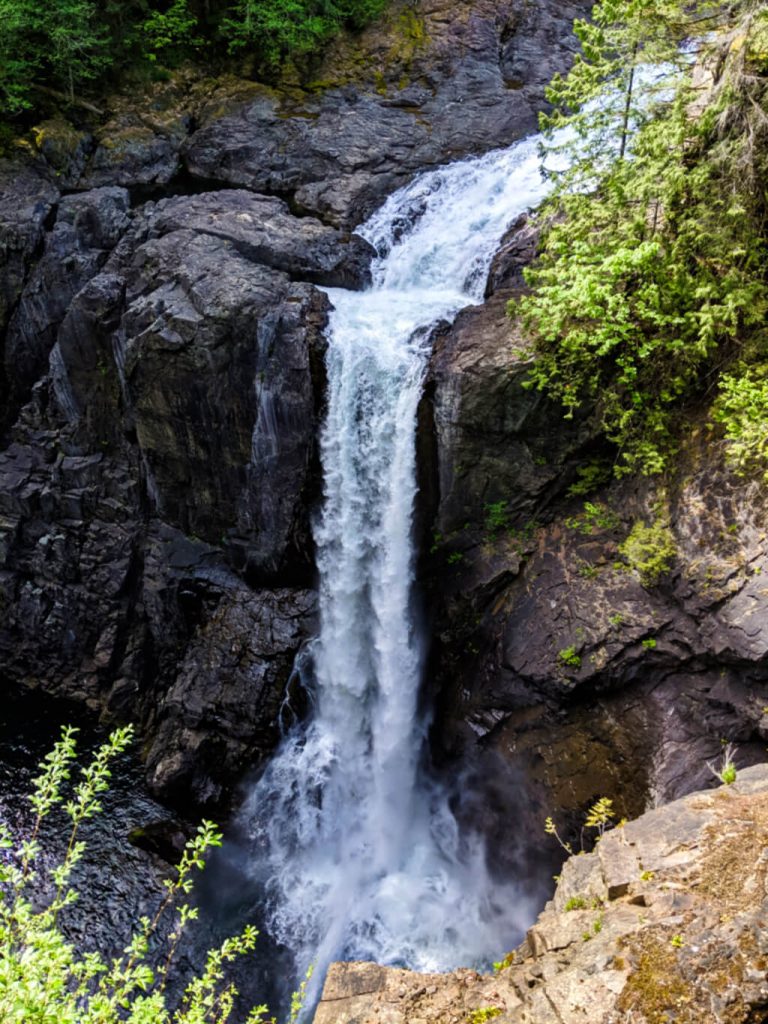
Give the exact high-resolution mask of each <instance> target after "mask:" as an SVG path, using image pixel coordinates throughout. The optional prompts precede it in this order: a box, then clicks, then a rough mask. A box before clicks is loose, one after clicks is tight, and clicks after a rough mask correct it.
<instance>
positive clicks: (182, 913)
mask: <svg viewBox="0 0 768 1024" xmlns="http://www.w3.org/2000/svg"><path fill="white" fill-rule="evenodd" d="M75 733H76V730H75V729H72V728H65V729H64V730H63V732H62V737H61V739H60V741H59V742H58V743H57V744H56V745H55V747H54V749H53V750H52V751H51V753H50V754H48V755H47V756H46V758H45V760H44V761H43V762H42V764H41V765H40V769H41V771H40V775H39V776H38V778H37V779H36V780H35V782H34V785H33V792H32V794H31V796H30V802H31V804H32V807H33V810H34V811H35V820H34V824H33V827H32V831H31V834H30V836H29V838H27V839H26V840H24V841H23V842H22V843H21V844H20V845H19V846H18V848H14V842H13V840H12V838H11V834H10V831H9V829H8V828H7V827H6V826H4V825H0V850H2V851H6V853H9V854H10V856H6V857H4V858H2V860H0V1020H2V1021H3V1022H4V1024H119V1022H127V1024H171V1022H173V1024H225V1022H227V1021H229V1020H230V1019H231V1015H232V1012H233V1009H234V1003H235V998H236V996H237V991H236V989H235V987H234V985H232V984H231V982H228V981H227V978H226V971H227V966H228V964H230V963H231V962H232V961H233V960H235V959H237V958H238V957H240V956H242V955H244V954H246V953H248V952H250V951H251V950H252V949H253V947H254V945H255V942H256V937H257V935H258V933H257V931H256V930H255V929H254V928H252V927H251V926H248V927H246V928H245V929H244V930H243V931H242V933H241V934H240V935H237V936H234V937H232V938H229V939H227V940H226V941H225V942H224V943H223V944H222V945H221V946H220V947H219V948H218V949H215V950H212V951H211V952H210V953H209V954H208V957H207V960H206V963H205V967H204V968H203V970H202V971H201V973H200V974H199V975H197V976H196V977H193V978H192V980H191V981H190V982H189V984H188V985H187V987H186V989H185V991H184V994H183V997H182V999H181V1002H180V1004H179V1005H178V1006H177V1007H176V1008H175V1009H174V1008H173V1007H171V1006H169V1005H168V1002H167V997H166V985H167V983H168V979H169V975H170V972H171V968H172V965H173V960H174V956H175V954H176V950H177V947H178V943H179V941H180V938H181V936H182V934H183V932H184V931H185V930H186V928H187V926H188V925H189V924H190V922H192V921H194V920H195V918H196V917H197V910H196V908H195V907H193V906H192V905H191V904H190V903H189V902H188V897H189V895H190V893H191V891H192V885H193V881H192V875H193V873H194V872H195V871H197V870H201V869H202V868H203V867H204V866H205V857H206V854H207V852H208V851H209V850H210V849H211V848H212V847H215V846H219V845H220V844H221V834H220V832H219V831H218V830H217V828H216V826H215V825H213V824H212V823H211V822H207V821H206V822H203V824H202V825H200V827H199V828H198V830H197V835H196V836H195V837H194V838H193V839H191V840H190V841H189V842H188V843H187V845H186V848H185V850H184V853H183V855H182V858H181V861H180V862H179V865H178V867H177V868H176V872H175V876H174V877H173V878H170V879H166V881H165V883H164V884H165V890H166V891H165V896H164V898H163V899H162V901H161V902H160V905H159V907H158V908H157V911H156V913H155V915H154V916H153V917H152V918H149V917H142V918H141V920H140V921H139V923H138V927H137V929H136V931H135V932H134V934H133V935H132V936H131V938H130V940H129V941H128V943H127V945H126V946H125V948H124V949H123V952H122V954H121V955H120V956H118V957H116V958H114V959H112V960H111V961H109V962H107V961H106V960H105V959H104V958H103V957H102V956H101V954H100V953H98V952H80V951H79V950H78V949H77V948H76V947H75V946H74V945H73V944H72V943H71V942H69V941H68V940H67V938H66V934H65V931H64V930H63V929H62V927H61V926H60V915H61V914H62V913H63V912H65V911H66V908H67V907H68V906H69V905H70V904H72V903H73V902H74V901H75V900H76V898H77V892H76V890H75V889H74V888H73V886H72V884H71V877H72V873H73V871H74V869H75V868H76V867H77V864H78V862H79V861H80V859H81V858H82V856H83V854H84V852H85V844H84V843H83V842H82V841H81V840H80V839H79V830H80V827H81V825H82V824H83V823H84V822H85V821H88V820H89V819H91V818H92V817H94V815H96V814H98V813H99V811H100V810H101V799H100V798H101V795H102V794H103V793H104V792H105V791H106V789H107V788H108V785H109V778H110V772H111V765H112V763H113V761H114V758H115V757H116V756H117V755H118V754H119V753H120V752H121V751H123V750H125V749H126V747H127V746H128V744H129V743H130V741H131V738H132V730H131V728H130V727H128V728H124V729H117V730H115V732H113V733H112V735H111V736H110V737H109V739H108V740H107V742H106V743H104V744H103V745H102V746H101V747H100V748H99V749H98V750H97V752H96V754H95V756H94V757H93V759H92V760H91V762H90V764H88V765H87V766H86V767H85V768H84V769H82V770H81V772H80V777H79V780H78V781H77V783H76V784H75V785H74V786H73V787H72V789H71V792H70V794H69V796H68V797H65V795H64V786H65V785H66V784H67V783H68V782H69V779H70V775H71V772H72V768H73V764H74V760H75V755H76V747H75ZM57 809H63V810H64V812H65V814H66V816H67V817H68V818H69V822H70V825H69V835H68V838H67V840H66V847H65V851H64V853H63V854H62V855H61V856H59V857H58V858H57V859H54V860H53V866H50V865H51V856H50V853H51V851H48V850H45V851H44V850H42V849H41V846H40V840H39V837H40V830H41V826H42V824H43V821H44V820H45V819H46V818H47V817H48V816H49V815H50V814H51V813H52V812H53V811H55V810H57ZM38 873H39V874H40V878H39V879H38ZM36 881H39V882H42V883H43V891H51V892H52V893H53V895H52V896H50V897H49V898H48V900H47V901H45V900H42V901H41V898H40V889H39V886H36V887H35V897H34V900H33V897H32V888H31V887H32V885H33V883H35V882H36ZM168 915H170V916H171V917H172V919H173V922H174V923H173V926H172V929H171V931H170V934H169V936H168V939H167V943H166V947H165V949H161V951H160V953H159V954H158V953H157V952H155V953H154V954H153V953H151V949H152V948H153V946H155V945H156V944H157V932H158V925H159V923H160V921H161V918H163V917H164V916H168ZM303 995H304V988H303V987H302V989H301V990H300V992H299V993H297V994H296V995H295V996H294V1000H293V1004H292V1009H291V1016H290V1022H292V1024H295V1021H296V1020H297V1018H298V1013H299V1011H300V1008H301V1002H302V999H303ZM267 1014H268V1010H267V1007H266V1006H259V1007H255V1008H254V1009H253V1010H252V1011H251V1013H250V1015H249V1016H248V1018H247V1022H246V1024H266V1021H267ZM269 1020H270V1021H271V1022H272V1024H275V1022H274V1018H269Z"/></svg>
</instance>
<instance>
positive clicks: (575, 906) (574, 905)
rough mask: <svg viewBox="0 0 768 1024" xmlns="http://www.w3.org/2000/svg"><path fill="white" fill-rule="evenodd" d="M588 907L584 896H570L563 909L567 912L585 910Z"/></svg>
mask: <svg viewBox="0 0 768 1024" xmlns="http://www.w3.org/2000/svg"><path fill="white" fill-rule="evenodd" d="M588 906H589V903H588V901H587V898H586V896H571V898H570V899H568V900H566V902H565V909H566V910H567V911H568V910H586V909H587V907H588Z"/></svg>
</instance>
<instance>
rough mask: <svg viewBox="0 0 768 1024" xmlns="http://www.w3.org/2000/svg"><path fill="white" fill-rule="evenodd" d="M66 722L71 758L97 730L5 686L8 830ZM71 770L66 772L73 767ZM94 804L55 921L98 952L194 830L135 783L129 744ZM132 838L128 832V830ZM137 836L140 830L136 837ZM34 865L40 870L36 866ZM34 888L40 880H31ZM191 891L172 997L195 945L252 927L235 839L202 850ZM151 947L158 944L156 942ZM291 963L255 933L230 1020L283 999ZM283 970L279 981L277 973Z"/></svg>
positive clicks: (25, 820) (122, 937) (153, 888)
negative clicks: (74, 737) (71, 896)
mask: <svg viewBox="0 0 768 1024" xmlns="http://www.w3.org/2000/svg"><path fill="white" fill-rule="evenodd" d="M65 723H66V724H71V725H76V726H78V728H79V729H80V733H79V736H78V749H79V751H80V755H81V756H80V758H79V762H80V763H81V764H83V763H85V762H87V760H88V754H89V753H91V752H92V751H93V750H94V749H95V748H96V746H98V744H99V742H101V741H102V740H103V739H104V736H105V733H104V731H103V730H101V729H99V728H98V726H97V724H96V723H95V722H94V721H93V720H92V719H90V718H88V717H87V716H84V715H83V713H82V710H81V709H77V708H75V707H73V706H71V705H68V704H65V703H60V702H56V701H52V700H51V699H50V698H49V697H46V696H40V695H37V694H35V693H24V694H18V693H16V694H14V693H10V694H9V693H8V690H7V688H5V693H4V694H3V698H2V706H1V707H0V820H2V821H3V822H5V823H6V824H7V825H8V826H9V827H10V828H11V830H12V832H13V833H14V835H15V836H17V837H18V838H22V837H23V836H24V835H28V834H29V831H30V828H31V824H32V818H33V814H32V809H31V806H30V804H29V800H28V794H29V792H30V790H31V784H32V780H33V779H34V778H35V776H36V774H37V772H38V767H37V766H38V765H39V762H40V761H41V760H42V758H43V757H44V756H45V754H46V753H47V752H48V750H50V749H51V747H52V746H53V744H54V743H55V742H56V740H57V739H58V738H59V735H60V733H61V727H62V725H63V724H65ZM73 778H76V773H73ZM102 804H103V812H102V814H100V815H99V816H98V817H97V818H96V819H94V820H93V821H92V822H90V823H88V824H87V825H85V826H84V827H83V830H82V833H81V835H82V838H83V839H84V840H85V841H86V843H87V852H86V854H85V856H84V858H83V861H82V862H81V863H80V864H79V865H78V867H77V869H76V872H75V874H74V877H73V884H74V886H75V888H76V889H77V890H78V892H79V894H80V895H79V899H78V901H77V903H76V904H75V905H74V906H72V907H70V908H68V909H67V911H66V912H65V914H63V915H62V917H61V921H60V923H61V927H62V929H63V930H64V931H65V933H66V934H67V937H68V938H69V939H70V940H71V941H73V942H74V943H75V944H76V945H77V947H78V948H79V949H82V950H93V949H98V950H99V951H100V952H101V954H102V956H103V957H105V958H109V957H110V956H113V955H117V954H119V953H120V951H121V950H122V948H123V947H124V945H125V944H126V943H127V941H128V939H129V938H130V935H131V932H132V931H133V929H134V925H135V922H136V921H138V918H139V917H140V916H141V915H142V914H149V915H152V914H153V913H154V912H155V910H156V908H157V906H158V904H159V902H160V901H161V900H162V897H163V892H164V890H163V888H162V882H163V879H164V878H168V877H171V876H172V875H173V868H172V861H173V860H175V859H177V858H176V855H175V854H174V852H173V847H174V843H175V845H176V846H177V847H178V846H179V845H180V843H181V839H180V836H181V835H182V833H184V834H186V835H189V834H191V832H193V831H194V823H190V822H185V821H180V820H179V819H178V818H175V817H174V815H173V812H172V811H171V810H169V808H167V807H164V806H163V805H162V804H160V803H158V802H157V801H156V800H154V799H153V798H152V796H151V795H150V794H149V792H148V791H147V788H146V786H145V784H144V778H143V773H142V768H141V764H140V763H139V760H138V758H137V756H136V755H135V753H134V754H130V755H125V756H122V757H121V758H119V759H118V760H117V761H116V762H115V764H114V767H113V773H112V782H111V786H110V790H109V792H108V793H106V794H105V795H104V798H103V800H102ZM67 824H68V822H67V819H66V817H65V815H64V813H63V812H61V811H59V812H55V813H54V814H52V815H51V818H50V820H49V822H48V824H47V826H46V828H45V829H44V830H43V833H42V845H43V858H42V863H43V864H46V865H48V866H49V867H50V866H52V865H53V864H55V863H56V862H57V860H58V858H59V857H60V856H61V854H62V853H63V850H64V848H65V846H66V842H67V838H68V828H67ZM136 830H140V832H141V833H143V834H144V835H146V834H147V833H149V834H150V835H155V836H157V837H159V838H158V839H157V840H156V841H155V842H154V843H151V844H150V845H151V846H152V847H153V849H157V848H158V847H159V849H160V850H161V852H162V854H163V856H160V855H159V854H158V853H157V852H150V851H148V850H146V849H142V848H140V846H139V845H137V844H136V842H132V841H131V837H132V834H134V833H135V832H136ZM134 838H135V835H134ZM138 841H139V842H144V843H146V842H147V840H146V839H139V840H138ZM41 874H44V872H41ZM36 891H37V893H38V895H39V896H43V894H44V887H42V886H39V887H38V888H37V890H36ZM195 899H196V901H197V902H198V905H199V907H200V920H199V922H197V923H196V925H195V928H194V934H193V935H190V937H188V938H187V940H185V941H183V942H182V944H181V946H180V948H179V955H178V958H177V971H176V975H175V981H174V985H172V986H171V998H174V999H177V998H178V997H179V995H180V994H181V991H182V990H183V988H184V985H185V984H186V981H187V980H188V978H189V976H190V973H191V972H192V971H193V970H199V969H200V967H201V965H202V964H203V962H204V959H205V952H206V951H207V950H208V949H210V948H212V947H213V946H216V945H218V944H219V943H220V942H221V941H222V940H223V939H224V938H226V937H227V936H228V935H231V934H232V933H233V932H235V931H237V930H238V929H239V928H241V927H242V926H243V925H245V924H246V923H253V924H256V926H257V927H258V924H259V921H258V916H259V915H258V902H259V892H258V889H257V887H256V884H255V883H254V881H253V880H251V879H249V878H247V877H246V874H245V871H244V862H243V859H242V855H241V854H240V853H239V848H238V844H237V843H236V842H234V841H233V842H232V843H230V844H229V845H228V844H227V843H226V842H225V846H224V848H223V849H222V850H221V851H218V852H217V854H216V855H215V856H214V857H213V858H212V859H211V862H210V863H209V865H208V867H207V868H206V870H205V871H204V872H203V873H202V874H201V875H199V876H198V881H197V884H196V889H195ZM171 926H172V919H171V918H169V919H168V920H167V921H166V922H165V923H164V924H163V926H162V927H161V929H160V943H162V940H163V938H164V936H165V935H167V933H168V931H169V930H170V928H171ZM156 955H158V956H160V955H161V954H160V953H159V951H157V953H156ZM291 973H292V972H291V969H290V965H289V963H288V960H287V957H286V954H285V953H284V952H281V951H280V950H279V949H277V948H275V947H274V945H273V944H270V942H269V940H268V939H267V937H266V936H261V937H260V938H259V942H258V945H257V950H256V953H255V954H254V955H252V956H250V957H248V958H246V959H244V960H243V961H242V962H240V963H239V964H238V966H237V968H236V969H235V971H234V980H235V982H236V984H237V985H238V988H239V989H240V991H241V993H242V996H241V1001H240V1006H239V1008H238V1011H237V1013H236V1015H235V1021H234V1022H233V1024H236V1022H237V1021H239V1020H244V1019H245V1017H246V1016H247V1009H248V1008H249V1007H250V1006H252V1005H254V1004H256V1003H261V1002H265V1001H266V1002H269V1005H270V1006H271V1007H272V1008H273V1010H274V1011H275V1012H279V1011H281V1010H283V1009H284V1006H285V1001H286V998H287V995H286V991H285V990H286V987H288V981H287V979H288V978H289V977H290V976H291ZM283 979H285V984H284V983H283Z"/></svg>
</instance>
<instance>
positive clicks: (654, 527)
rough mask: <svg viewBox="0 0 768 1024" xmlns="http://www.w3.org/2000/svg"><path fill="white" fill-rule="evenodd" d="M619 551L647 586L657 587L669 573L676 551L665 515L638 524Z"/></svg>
mask: <svg viewBox="0 0 768 1024" xmlns="http://www.w3.org/2000/svg"><path fill="white" fill-rule="evenodd" d="M619 551H620V552H621V554H622V555H623V557H624V558H625V559H626V561H627V563H628V564H629V568H630V569H632V571H633V572H636V573H637V575H638V576H639V577H640V582H641V583H642V584H643V586H644V587H655V586H656V585H657V584H658V583H659V582H660V581H661V579H662V577H664V576H666V574H667V573H668V572H669V570H670V569H671V567H672V563H673V562H674V560H675V556H676V553H677V551H676V548H675V538H674V534H673V533H672V530H671V529H670V527H669V524H668V523H667V521H666V519H665V518H663V517H662V516H660V517H658V518H657V519H655V520H654V522H652V523H651V524H649V525H648V524H646V523H642V522H638V523H635V525H634V526H633V527H632V530H631V531H630V534H629V536H628V537H627V539H626V540H625V541H624V542H623V543H622V544H620V545H619Z"/></svg>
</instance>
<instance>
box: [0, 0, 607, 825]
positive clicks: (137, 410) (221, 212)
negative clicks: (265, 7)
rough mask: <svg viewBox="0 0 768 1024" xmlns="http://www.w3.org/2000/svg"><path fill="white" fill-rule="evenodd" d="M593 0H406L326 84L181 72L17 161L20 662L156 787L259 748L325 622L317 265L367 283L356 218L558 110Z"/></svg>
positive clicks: (5, 377)
mask: <svg viewBox="0 0 768 1024" xmlns="http://www.w3.org/2000/svg"><path fill="white" fill-rule="evenodd" d="M588 6H589V5H588V4H587V3H584V4H581V3H574V4H568V5H566V6H565V7H563V6H558V5H554V4H550V3H545V4H540V5H535V6H533V5H528V4H521V3H517V2H514V3H513V2H510V0H473V3H472V4H469V5H462V6H460V9H457V8H456V5H455V4H449V3H447V2H446V0H419V2H418V3H417V4H415V5H414V4H410V3H409V4H400V3H397V2H395V3H393V5H392V7H391V9H390V10H389V11H388V13H387V15H386V17H385V18H384V19H383V20H382V21H381V22H379V23H377V24H376V25H374V26H371V27H370V28H369V29H368V30H366V32H364V33H362V34H358V35H350V36H349V37H345V38H343V39H340V40H339V41H338V43H337V44H335V45H334V47H333V49H332V52H330V53H329V54H328V55H327V59H326V61H325V64H324V66H323V67H322V68H319V69H317V77H316V79H315V80H314V81H311V82H310V81H304V82H302V83H296V82H289V81H287V80H286V81H283V82H281V83H280V84H279V85H277V86H274V87H267V86H264V85H261V84H258V83H255V82H250V81H247V80H244V79H238V78H236V77H234V76H231V75H223V76H221V77H220V78H218V79H216V80H211V79H205V78H203V77H201V74H200V73H199V72H197V73H196V72H193V71H187V70H182V71H179V72H178V73H175V74H174V75H173V76H172V78H171V80H170V81H168V82H164V83H155V84H154V85H151V86H147V87H142V88H139V87H137V89H136V91H135V94H134V95H131V96H112V97H106V98H104V100H103V101H100V104H101V106H102V107H103V116H98V115H97V113H96V112H95V111H94V113H93V115H91V114H90V113H88V112H84V111H82V110H81V111H79V113H78V114H77V117H75V115H73V116H72V122H70V121H68V120H67V119H66V118H65V117H64V116H63V115H60V114H55V115H53V116H49V117H48V118H47V119H46V120H44V121H42V122H41V123H40V124H39V125H37V126H36V127H35V128H34V130H33V132H32V133H31V136H30V139H29V146H28V147H27V148H26V149H25V150H24V151H22V150H21V149H20V150H19V153H18V157H17V158H15V159H14V160H6V161H4V162H3V163H2V164H0V265H1V266H2V280H1V282H0V326H2V327H3V328H6V327H7V332H6V335H5V340H4V342H3V349H2V366H3V370H2V373H1V374H0V398H1V399H2V401H1V402H0V408H1V409H2V413H1V415H0V437H1V438H2V440H1V442H0V445H1V450H0V612H1V613H2V614H1V615H0V664H1V665H2V670H3V673H4V678H5V683H4V685H5V686H6V687H10V686H24V687H30V688H35V689H37V690H39V691H40V692H45V693H53V694H58V695H62V696H67V697H71V698H73V699H75V700H77V701H80V702H83V703H85V704H86V705H87V706H88V707H90V708H91V709H93V710H95V711H97V712H98V713H100V714H102V715H106V716H107V717H114V716H118V717H129V718H133V719H138V720H139V722H140V723H141V724H142V727H143V729H144V732H145V738H146V740H147V747H146V749H147V751H148V757H149V760H148V772H149V778H150V781H151V782H152V784H153V786H154V787H155V790H156V792H159V793H160V794H161V795H163V796H166V797H169V798H173V799H176V800H179V801H181V802H182V803H188V804H193V805H196V806H198V807H199V806H201V805H205V806H208V805H210V804H216V803H217V802H219V801H221V800H223V799H225V798H226V793H227V792H228V787H231V784H232V782H233V780H234V779H235V778H236V777H237V776H238V774H239V773H241V772H242V771H243V770H244V767H245V766H246V765H247V764H255V765H257V764H258V763H259V760H260V758H261V757H262V756H263V755H264V753H265V752H266V751H267V749H269V747H270V746H271V745H272V744H273V743H274V742H275V738H276V735H277V731H276V714H277V709H278V708H279V705H280V701H281V699H282V695H283V692H284V688H285V685H286V683H287V680H288V675H289V673H290V666H291V663H292V661H293V659H294V657H295V655H296V653H297V651H298V650H299V649H300V648H301V646H302V644H303V643H304V641H305V640H306V638H307V636H308V635H309V634H310V632H311V630H312V629H313V628H314V627H313V625H312V623H313V608H314V598H313V595H312V593H311V588H312V585H313V582H314V581H313V575H314V570H313V558H314V556H313V550H312V539H311V532H310V525H309V524H310V516H311V514H312V510H313V507H314V506H315V504H316V502H317V499H318V496H319V486H320V481H319V466H318V457H317V436H318V425H319V420H320V417H321V415H322V407H323V401H324V368H323V356H324V341H323V337H322V331H323V328H324V325H325V322H326V317H327V312H328V308H329V304H328V299H327V297H326V296H325V295H324V294H323V293H322V292H320V291H319V290H318V289H317V287H315V286H317V285H319V286H333V287H338V286H340V287H348V288H361V287H364V286H365V285H366V284H367V283H368V282H369V280H370V262H371V257H372V250H371V249H370V247H369V246H368V245H367V243H365V242H364V241H363V240H362V239H360V238H359V237H356V236H354V235H350V234H349V230H350V228H351V226H353V225H354V224H356V223H358V222H359V221H360V220H362V219H363V218H364V216H365V215H366V214H367V213H369V212H370V211H371V210H372V209H373V208H374V207H375V206H376V205H378V204H379V203H380V202H381V201H382V200H383V199H384V197H385V196H386V195H387V194H388V193H389V192H391V191H392V190H393V189H395V188H396V187H398V186H399V185H400V184H402V183H404V182H405V181H406V180H408V179H409V178H410V177H411V176H413V174H415V173H416V172H418V171H419V170H421V169H423V168H425V167H428V166H432V165H434V164H436V163H442V162H445V161H448V160H450V159H453V158H456V157H458V156H461V155H464V154H466V153H469V152H483V151H485V150H487V149H488V148H491V147H494V146H500V145H505V144H507V143H508V142H510V141H511V140H513V139H515V138H517V137H519V136H520V135H522V134H524V133H525V132H526V131H528V130H529V129H531V128H532V127H533V126H534V124H535V116H536V111H537V110H538V109H539V108H540V106H541V104H542V102H543V87H544V85H545V83H546V81H547V80H548V79H549V77H550V76H551V74H552V72H553V71H554V70H556V69H557V68H561V67H564V66H565V65H566V64H567V63H568V61H569V60H570V59H571V57H572V54H573V51H574V45H575V44H574V39H573V36H572V33H571V21H572V18H573V17H574V15H576V14H578V13H580V12H581V11H583V10H585V9H586V8H587V7H588ZM75 122H76V123H75ZM233 186H236V187H233ZM265 193H266V194H265ZM317 218H320V219H317ZM329 225H332V226H329ZM238 708H239V709H240V712H239V713H237V711H236V709H238Z"/></svg>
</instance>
